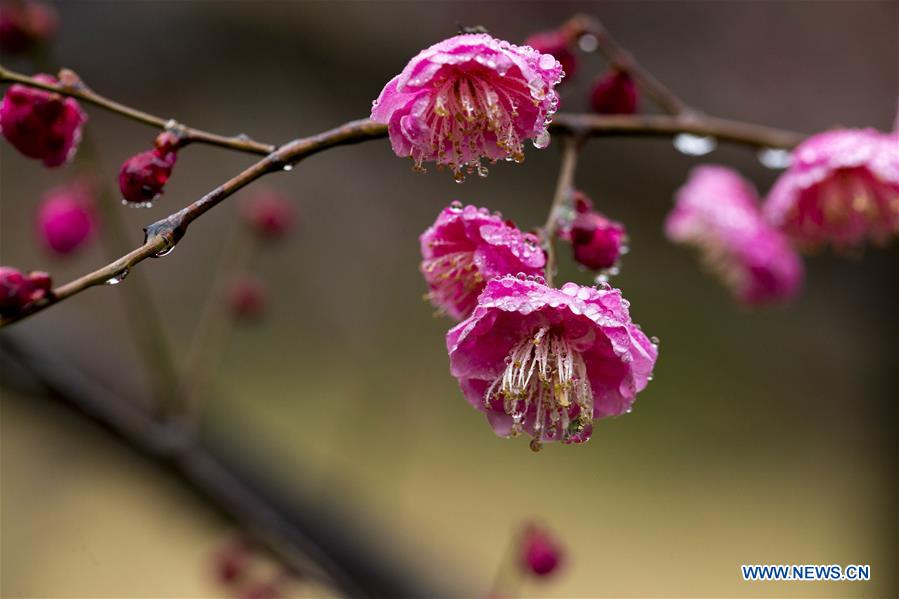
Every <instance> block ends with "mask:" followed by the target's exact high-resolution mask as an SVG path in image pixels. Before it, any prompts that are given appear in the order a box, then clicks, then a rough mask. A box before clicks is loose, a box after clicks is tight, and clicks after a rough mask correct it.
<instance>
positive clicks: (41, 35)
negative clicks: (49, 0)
mask: <svg viewBox="0 0 899 599" xmlns="http://www.w3.org/2000/svg"><path fill="white" fill-rule="evenodd" d="M58 28H59V18H58V17H57V15H56V10H55V9H54V8H53V7H52V6H49V5H47V4H44V3H43V2H37V1H36V0H26V1H25V2H14V1H10V0H5V1H3V2H0V49H2V50H3V51H4V52H6V53H9V54H17V53H20V52H27V51H28V50H31V49H32V48H34V47H35V46H37V45H39V44H41V43H42V42H46V41H48V40H49V39H50V38H51V37H53V36H54V35H55V34H56V30H57V29H58Z"/></svg>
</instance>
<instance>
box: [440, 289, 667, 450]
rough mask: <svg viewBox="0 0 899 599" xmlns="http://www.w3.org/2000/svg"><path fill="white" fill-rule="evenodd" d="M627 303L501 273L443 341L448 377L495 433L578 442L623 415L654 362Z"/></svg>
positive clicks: (537, 442)
mask: <svg viewBox="0 0 899 599" xmlns="http://www.w3.org/2000/svg"><path fill="white" fill-rule="evenodd" d="M628 307H629V302H628V301H627V300H625V299H622V297H621V292H620V291H618V290H617V289H612V288H610V287H609V286H608V285H607V284H604V285H602V287H601V288H599V289H597V288H594V287H581V286H579V285H576V284H574V283H566V284H565V285H563V286H562V288H561V289H555V288H552V287H548V286H547V285H546V284H545V282H544V281H543V279H542V277H535V276H531V277H526V276H524V275H521V276H512V275H508V276H505V277H500V278H496V279H492V280H491V281H489V282H488V283H487V286H486V288H485V289H484V291H483V293H481V296H480V297H479V298H478V305H477V307H476V308H475V309H474V312H473V313H472V314H471V316H470V317H469V318H468V319H467V320H465V321H463V322H460V323H459V324H458V325H456V326H455V327H454V328H452V329H451V330H450V331H449V332H448V333H447V335H446V347H447V350H448V352H449V359H450V372H451V373H452V375H453V376H455V377H456V378H457V379H458V380H459V385H460V387H461V388H462V392H463V393H464V395H465V397H466V399H467V400H468V401H469V402H470V403H471V405H472V406H474V407H475V408H477V409H478V410H480V411H482V412H484V413H485V414H486V416H487V420H488V422H489V423H490V425H491V426H492V427H493V430H494V432H495V433H496V434H497V435H500V436H504V437H509V436H516V435H518V434H519V433H521V432H522V431H524V432H527V433H528V434H529V435H531V436H532V437H533V441H532V442H531V448H532V449H533V450H535V451H537V450H539V449H540V447H541V444H542V443H543V442H546V441H562V442H564V443H582V442H584V441H587V440H588V439H589V438H590V436H591V434H592V432H593V420H594V419H597V418H605V417H607V416H617V415H619V414H624V413H626V412H628V411H629V410H630V409H631V405H632V404H633V403H634V400H635V399H636V397H637V393H638V392H639V391H641V390H643V389H644V388H645V387H646V385H647V383H648V381H649V380H650V379H651V377H652V369H653V365H654V364H655V361H656V357H657V355H658V348H657V345H656V343H654V342H652V341H650V340H649V339H648V338H647V337H646V335H644V334H643V332H642V331H641V330H640V328H639V327H638V326H637V325H635V324H634V323H633V322H631V318H630V314H629V313H628Z"/></svg>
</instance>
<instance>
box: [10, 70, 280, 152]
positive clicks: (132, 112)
mask: <svg viewBox="0 0 899 599" xmlns="http://www.w3.org/2000/svg"><path fill="white" fill-rule="evenodd" d="M59 79H60V83H58V84H52V83H43V82H41V81H36V80H35V79H34V78H32V77H29V76H28V75H23V74H22V73H16V72H14V71H10V70H9V69H7V68H4V67H2V66H0V82H8V83H20V84H22V85H27V86H29V87H35V88H37V89H42V90H44V91H48V92H55V93H57V94H61V95H63V96H71V97H73V98H77V99H79V100H83V101H85V102H88V103H90V104H93V105H94V106H99V107H100V108H105V109H106V110H109V111H111V112H114V113H116V114H119V115H121V116H123V117H126V118H129V119H132V120H135V121H137V122H139V123H143V124H145V125H150V126H151V127H156V128H158V129H163V130H172V131H176V132H177V133H178V135H179V137H180V138H181V139H182V140H183V141H184V142H185V143H190V142H197V143H202V144H209V145H213V146H221V147H224V148H230V149H232V150H237V151H240V152H249V153H250V154H262V155H265V154H270V153H272V152H273V151H275V149H276V148H277V146H273V145H271V144H264V143H259V142H258V141H253V140H252V139H250V138H249V137H247V136H246V135H236V136H234V137H226V136H224V135H217V134H215V133H209V132H208V131H203V130H201V129H194V128H193V127H187V126H185V125H181V124H180V123H178V122H177V121H175V120H174V119H164V118H162V117H158V116H155V115H152V114H149V113H146V112H143V111H142V110H138V109H136V108H131V107H130V106H125V105H124V104H119V103H118V102H116V101H114V100H110V99H109V98H105V97H103V96H101V95H100V94H98V93H96V92H94V91H93V90H91V89H90V88H89V87H87V85H85V84H84V82H83V81H81V79H80V78H79V77H78V75H76V74H75V73H74V72H73V71H70V70H68V69H63V70H62V71H60V76H59Z"/></svg>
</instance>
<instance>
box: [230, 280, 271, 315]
mask: <svg viewBox="0 0 899 599" xmlns="http://www.w3.org/2000/svg"><path fill="white" fill-rule="evenodd" d="M228 307H229V308H230V310H231V314H232V315H233V316H234V317H235V318H237V319H239V320H255V319H258V318H259V317H260V316H262V315H263V314H264V313H265V309H266V307H268V288H267V287H266V286H265V284H264V283H262V282H261V281H259V280H257V279H254V278H251V277H248V276H244V277H240V278H238V279H235V280H234V281H233V282H232V283H231V287H230V288H229V290H228Z"/></svg>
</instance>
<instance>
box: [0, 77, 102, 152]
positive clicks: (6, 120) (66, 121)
mask: <svg viewBox="0 0 899 599" xmlns="http://www.w3.org/2000/svg"><path fill="white" fill-rule="evenodd" d="M34 79H35V80H37V81H40V82H41V83H50V84H55V83H57V81H56V79H55V78H54V77H51V76H50V75H43V74H42V75H36V76H35V77H34ZM85 121H87V114H85V112H84V111H83V110H81V106H80V105H79V104H78V102H77V100H75V99H74V98H63V97H62V96H60V95H59V94H54V93H51V92H46V91H43V90H40V89H35V88H32V87H28V86H25V85H18V84H17V85H13V86H11V87H10V88H9V89H8V90H6V94H4V96H3V103H2V104H0V130H2V133H3V137H5V138H6V140H7V141H8V142H9V143H10V144H12V146H13V147H14V148H15V149H17V150H18V151H19V152H21V153H22V154H24V155H25V156H27V157H29V158H35V159H38V160H41V161H43V163H44V165H45V166H48V167H56V166H60V165H61V164H64V163H65V162H67V161H68V160H69V159H70V158H72V156H74V155H75V150H76V149H77V148H78V142H79V141H80V140H81V127H82V125H84V122H85Z"/></svg>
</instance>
